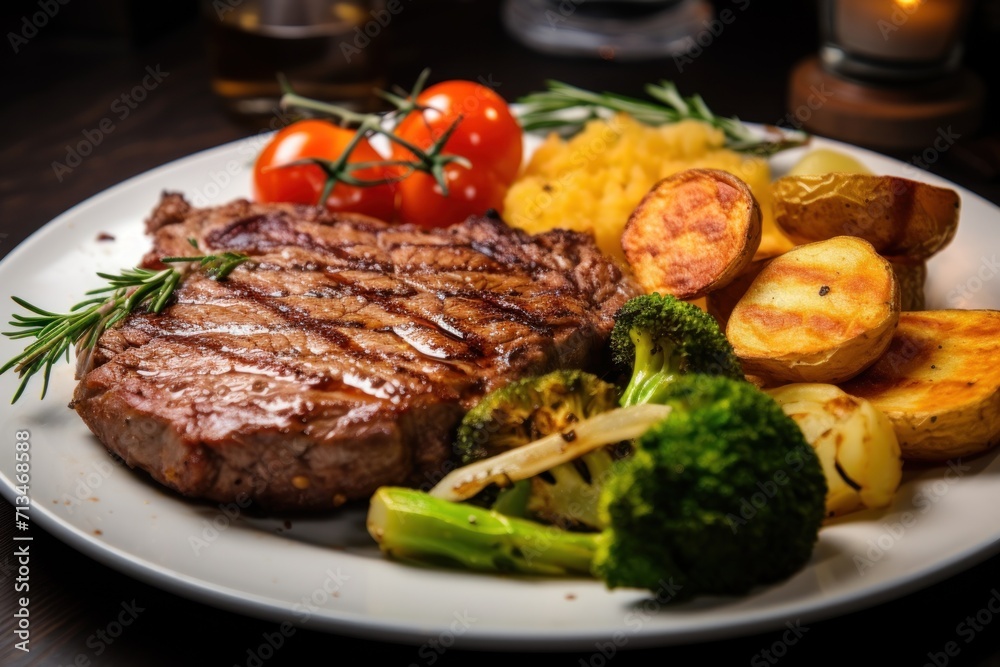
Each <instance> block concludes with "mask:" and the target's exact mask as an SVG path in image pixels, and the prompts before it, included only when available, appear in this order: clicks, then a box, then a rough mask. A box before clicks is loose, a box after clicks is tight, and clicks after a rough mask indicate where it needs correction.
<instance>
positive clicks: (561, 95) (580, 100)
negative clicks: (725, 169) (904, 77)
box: [518, 81, 809, 157]
mask: <svg viewBox="0 0 1000 667" xmlns="http://www.w3.org/2000/svg"><path fill="white" fill-rule="evenodd" d="M547 85H548V90H545V91H542V92H537V93H532V94H530V95H527V96H525V97H522V98H521V99H520V100H518V101H519V102H520V103H521V104H522V105H523V108H522V111H521V113H520V114H519V118H520V121H521V126H522V127H523V128H524V130H525V131H529V132H530V131H535V130H542V129H550V130H556V131H562V132H566V133H574V132H576V131H579V130H580V129H581V128H582V127H583V125H584V124H586V123H587V122H588V121H591V120H594V119H600V118H604V119H606V118H609V117H611V116H613V115H614V114H616V113H626V114H629V115H630V116H632V117H633V118H635V119H636V120H638V121H639V122H641V123H645V124H647V125H666V124H669V123H676V122H678V121H681V120H685V119H692V120H700V121H702V122H704V123H708V124H709V125H711V126H713V127H717V128H719V129H720V130H722V131H723V132H724V133H725V136H726V147H727V148H730V149H732V150H735V151H740V152H743V153H751V154H754V155H759V156H764V157H766V156H770V155H773V154H775V153H777V152H779V151H782V150H785V149H787V148H794V147H796V146H802V145H804V144H805V143H806V142H807V141H808V139H809V138H808V135H806V134H805V133H803V132H799V133H795V134H792V135H788V134H786V133H783V132H777V131H776V132H775V134H774V138H767V137H763V138H762V137H761V136H760V135H759V134H757V133H756V132H755V131H754V130H753V129H751V128H750V127H748V126H746V125H744V124H743V123H742V122H741V121H740V120H739V119H738V118H724V117H721V116H716V115H715V114H714V113H712V110H711V109H709V108H708V105H707V104H705V100H704V99H702V97H701V96H700V95H692V96H691V97H683V96H682V95H681V94H680V93H679V92H678V91H677V86H676V85H674V84H673V83H672V82H670V81H661V82H660V83H659V84H649V85H647V86H646V88H645V90H646V93H647V94H648V95H649V96H650V97H651V98H653V100H654V101H648V100H640V99H637V98H634V97H626V96H624V95H617V94H615V93H607V92H603V93H595V92H592V91H589V90H584V89H582V88H577V87H575V86H571V85H569V84H566V83H562V82H561V81H548V82H547Z"/></svg>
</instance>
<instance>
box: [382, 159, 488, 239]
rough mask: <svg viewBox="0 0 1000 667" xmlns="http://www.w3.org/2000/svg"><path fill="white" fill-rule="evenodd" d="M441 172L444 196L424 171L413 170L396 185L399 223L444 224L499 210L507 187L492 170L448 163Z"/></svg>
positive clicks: (435, 225) (437, 225)
mask: <svg viewBox="0 0 1000 667" xmlns="http://www.w3.org/2000/svg"><path fill="white" fill-rule="evenodd" d="M444 175H445V180H446V181H447V183H448V196H447V197H445V196H444V195H443V194H441V187H440V186H439V185H438V184H437V182H436V181H435V180H434V177H433V176H431V175H430V174H427V173H424V172H415V173H413V174H412V175H410V176H409V177H407V178H406V180H404V181H403V182H402V183H401V184H400V186H399V197H398V200H399V204H398V207H399V208H398V213H399V217H400V219H401V220H402V221H403V222H412V223H414V224H417V225H420V226H422V227H447V226H448V225H453V224H455V223H457V222H461V221H462V220H465V219H466V218H467V217H469V216H471V215H482V214H483V213H485V212H486V211H487V210H489V209H491V208H492V209H494V210H496V211H497V212H502V207H503V200H504V195H505V194H506V192H507V186H506V185H505V184H504V183H502V182H501V181H500V179H499V178H497V176H496V174H494V173H493V172H491V171H487V170H483V169H475V168H472V169H469V168H467V167H463V166H461V165H458V164H449V165H446V166H445V168H444Z"/></svg>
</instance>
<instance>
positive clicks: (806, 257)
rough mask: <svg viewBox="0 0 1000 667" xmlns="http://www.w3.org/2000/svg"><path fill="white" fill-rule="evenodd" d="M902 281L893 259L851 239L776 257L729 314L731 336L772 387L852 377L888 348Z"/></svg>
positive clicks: (746, 362)
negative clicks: (893, 269) (891, 263)
mask: <svg viewBox="0 0 1000 667" xmlns="http://www.w3.org/2000/svg"><path fill="white" fill-rule="evenodd" d="M898 318H899V285H898V283H897V282H896V276H895V274H894V273H893V271H892V267H891V266H890V265H889V261H888V260H886V259H885V258H884V257H882V256H880V255H879V254H878V253H876V252H875V249H874V248H872V245H871V244H870V243H868V242H867V241H865V240H863V239H859V238H857V237H852V236H838V237H835V238H832V239H829V240H827V241H819V242H817V243H807V244H805V245H801V246H798V247H796V248H793V249H791V250H789V251H788V252H786V253H785V254H783V255H779V256H778V257H775V258H774V259H773V260H771V262H770V263H769V264H768V265H767V266H766V267H764V269H763V270H762V271H761V272H760V274H758V276H757V277H756V278H755V279H754V281H753V283H751V285H750V288H749V289H748V290H747V292H746V294H744V295H743V298H741V299H740V300H739V302H738V303H737V304H736V306H735V307H734V308H733V311H732V313H731V314H730V316H729V322H728V323H727V325H726V336H727V337H728V338H729V341H730V343H732V345H733V349H734V351H735V352H736V354H737V356H739V358H740V360H741V361H742V362H743V368H744V370H745V371H746V372H747V373H748V374H750V375H758V376H761V377H763V378H764V379H765V381H767V382H768V383H769V384H772V385H773V384H784V383H788V382H827V383H831V384H836V383H838V382H843V381H845V380H848V379H850V378H852V377H854V376H855V375H857V374H858V373H860V372H861V371H862V370H864V369H865V368H866V367H867V366H868V365H870V364H871V363H872V362H874V361H875V359H877V358H878V356H879V355H880V354H882V352H883V351H884V350H885V348H886V347H887V346H888V345H889V341H890V340H891V339H892V332H893V330H894V329H895V327H896V322H897V320H898Z"/></svg>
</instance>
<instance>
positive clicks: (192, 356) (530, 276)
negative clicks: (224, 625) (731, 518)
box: [72, 193, 637, 510]
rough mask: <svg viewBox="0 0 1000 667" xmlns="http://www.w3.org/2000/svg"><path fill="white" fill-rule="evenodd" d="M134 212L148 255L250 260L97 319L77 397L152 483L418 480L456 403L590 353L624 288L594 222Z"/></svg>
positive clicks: (256, 209)
mask: <svg viewBox="0 0 1000 667" xmlns="http://www.w3.org/2000/svg"><path fill="white" fill-rule="evenodd" d="M147 228H148V230H149V231H150V233H151V234H152V235H153V249H152V250H151V251H150V253H149V254H148V255H147V256H146V258H145V260H144V262H143V263H144V265H145V266H148V267H156V266H160V262H159V258H161V257H165V256H169V255H194V254H199V253H209V252H222V251H226V250H232V251H237V252H242V253H245V254H247V255H250V256H251V258H252V259H251V260H250V261H249V262H247V263H244V264H242V265H241V266H239V267H238V268H237V269H236V270H235V271H234V272H233V273H232V274H230V276H229V278H228V279H227V280H225V281H221V282H217V281H214V280H212V279H210V278H208V277H207V276H206V275H205V274H204V273H203V272H200V271H191V272H190V273H189V274H188V275H187V276H186V277H185V279H184V281H183V282H182V284H181V286H180V287H179V288H178V289H177V291H176V293H175V298H174V301H173V303H172V305H171V306H169V307H168V308H167V309H165V310H164V311H163V312H162V313H160V314H158V315H154V314H149V313H144V312H137V313H133V314H132V315H130V316H129V317H128V318H126V320H125V321H124V322H123V323H121V324H120V325H119V326H117V327H115V328H113V329H110V330H108V331H106V332H105V333H104V334H103V335H102V336H101V338H100V340H99V342H98V346H97V348H96V350H94V354H93V355H92V357H91V358H90V359H88V362H89V366H88V367H84V368H82V369H81V371H80V376H81V377H80V382H79V384H78V386H77V388H76V392H75V394H74V399H73V404H72V405H73V407H74V409H75V410H76V411H77V412H78V413H79V414H80V416H81V417H82V418H83V420H84V421H85V422H86V423H87V425H88V426H89V427H90V428H91V430H92V431H93V432H94V433H95V434H96V435H97V437H98V438H99V439H100V440H101V441H102V442H103V443H104V444H105V445H106V446H107V447H108V448H109V449H110V450H111V451H113V452H114V453H116V454H118V455H119V456H121V457H122V458H123V459H124V460H125V461H126V462H127V463H128V464H129V465H130V466H133V467H138V468H141V469H143V470H146V471H148V472H149V474H150V475H152V477H153V478H155V479H156V480H158V481H159V482H161V483H163V484H165V485H167V486H169V487H171V488H173V489H175V490H177V491H179V492H180V493H182V494H185V495H187V496H192V497H199V498H204V499H209V500H213V501H217V502H225V501H231V500H244V499H245V498H247V497H249V498H252V499H253V500H255V501H257V503H259V504H260V505H261V506H262V507H264V508H265V509H270V510H288V509H295V510H323V509H329V508H333V507H336V506H337V505H339V504H341V503H343V502H344V501H346V500H351V499H361V498H365V497H367V496H368V495H370V494H371V493H372V492H373V491H374V490H375V489H376V488H378V487H379V486H381V485H387V484H403V485H410V486H422V487H429V486H430V485H432V484H433V483H434V482H435V481H436V480H437V479H438V478H439V477H440V476H441V474H443V472H446V469H447V466H449V465H450V459H451V446H450V444H451V438H452V436H453V430H454V428H455V427H456V425H457V423H458V421H459V420H460V419H461V417H462V415H463V414H464V412H465V410H467V409H468V408H470V407H471V406H472V405H474V404H475V403H476V402H477V401H478V400H479V398H480V397H482V396H483V395H484V394H485V393H486V392H488V391H490V390H492V389H494V388H496V387H499V386H501V385H503V384H505V383H506V382H508V381H510V380H513V379H516V378H520V377H524V376H527V375H530V374H535V373H541V372H545V371H548V370H551V369H555V368H579V367H588V366H589V365H591V362H592V361H594V358H595V356H596V355H598V354H599V353H600V351H601V349H602V347H603V346H604V345H605V343H606V341H607V337H608V335H609V333H610V331H611V328H612V326H613V323H614V321H613V317H614V314H615V312H616V311H617V310H618V308H619V307H620V306H621V305H622V304H623V303H624V302H625V300H627V299H628V298H629V297H631V296H634V295H635V294H636V293H637V290H636V288H635V286H634V284H633V283H632V282H631V281H630V280H629V279H628V278H627V277H624V276H623V275H622V274H621V272H620V270H619V269H618V268H617V266H616V265H615V263H614V262H613V261H611V260H610V259H608V258H606V257H605V256H603V255H602V254H601V253H600V251H599V250H598V249H597V247H596V245H595V244H594V242H593V240H592V239H591V238H590V237H589V236H586V235H583V234H579V233H575V232H570V231H553V232H548V233H545V234H540V235H537V236H529V235H527V234H525V233H523V232H521V231H519V230H515V229H513V228H511V227H508V226H507V225H506V224H504V223H503V222H502V221H501V220H499V219H497V218H490V217H482V218H472V219H469V220H468V221H466V222H465V223H462V224H459V225H455V226H452V227H448V228H444V229H436V230H424V229H420V228H416V227H412V226H398V225H397V226H393V225H388V224H386V223H383V222H380V221H378V220H373V219H371V218H367V217H364V216H356V215H336V214H330V213H326V212H323V211H319V210H317V209H315V208H310V207H303V206H296V205H283V204H268V205H263V204H254V203H250V202H248V201H243V200H239V201H234V202H232V203H230V204H227V205H225V206H220V207H217V208H207V209H197V208H193V207H191V206H190V204H188V203H187V202H186V201H185V200H184V199H183V197H181V196H180V195H177V194H172V193H165V194H164V196H163V199H162V201H161V203H160V205H159V207H157V209H156V210H155V211H154V213H153V214H152V216H151V217H150V218H149V220H148V221H147ZM189 238H193V239H195V240H196V241H197V243H198V247H199V250H197V251H196V250H194V249H193V248H192V247H191V245H190V244H189V242H188V239H189Z"/></svg>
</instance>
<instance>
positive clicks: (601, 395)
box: [455, 370, 627, 529]
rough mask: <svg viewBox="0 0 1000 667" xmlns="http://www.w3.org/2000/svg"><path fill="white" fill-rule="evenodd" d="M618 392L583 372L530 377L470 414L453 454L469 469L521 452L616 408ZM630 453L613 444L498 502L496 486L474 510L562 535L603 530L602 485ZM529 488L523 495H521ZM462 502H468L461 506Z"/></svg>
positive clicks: (536, 479) (494, 394) (481, 497)
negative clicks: (550, 526) (560, 530)
mask: <svg viewBox="0 0 1000 667" xmlns="http://www.w3.org/2000/svg"><path fill="white" fill-rule="evenodd" d="M617 404H618V389H617V387H615V385H613V384H611V383H609V382H604V381H603V380H601V379H600V378H598V377H597V376H595V375H592V374H590V373H586V372H584V371H581V370H557V371H552V372H551V373H547V374H545V375H540V376H536V377H528V378H524V379H521V380H517V381H515V382H511V383H510V384H507V385H504V386H503V387H501V388H500V389H497V390H495V391H492V392H490V393H489V394H487V395H486V396H485V397H483V399H482V400H481V401H479V403H477V404H476V406H475V407H474V408H472V409H471V410H469V412H467V413H466V415H465V417H464V419H463V420H462V423H461V424H460V425H459V427H458V433H457V436H456V439H455V453H456V455H457V456H458V458H459V460H460V461H461V462H462V463H464V464H470V463H473V462H475V461H479V460H482V459H486V458H489V457H492V456H496V455H498V454H501V453H504V452H506V451H509V450H512V449H515V448H518V447H522V446H523V445H526V444H528V443H530V442H534V441H536V440H538V439H539V438H542V437H543V436H546V435H549V434H552V433H567V432H570V431H571V430H572V429H573V426H574V424H576V423H578V422H580V421H583V420H585V419H588V418H590V417H593V416H595V415H597V414H599V413H601V412H606V411H607V410H611V409H613V408H615V407H616V406H617ZM625 452H627V446H620V445H619V446H616V445H615V444H611V445H609V446H606V447H600V448H597V449H594V450H591V451H589V452H587V453H585V454H583V455H582V456H580V457H578V458H576V459H573V460H572V461H570V462H568V463H564V464H562V465H559V466H555V467H554V468H551V469H550V470H546V471H545V472H543V473H542V474H541V475H538V476H535V477H532V478H531V479H530V480H523V483H522V484H521V489H518V491H522V492H520V493H517V494H514V497H513V498H511V497H510V494H505V495H504V496H502V498H503V502H502V503H501V504H499V505H497V504H494V503H495V502H500V500H499V499H498V498H497V494H496V487H495V486H492V487H489V488H487V489H485V490H484V491H481V492H480V493H478V494H477V495H476V496H474V497H472V498H469V500H470V501H471V502H473V503H475V504H479V505H483V506H486V507H489V506H492V507H493V508H494V509H501V508H503V510H504V511H505V513H508V514H510V513H515V515H517V516H529V517H531V518H533V519H537V520H539V521H544V522H546V523H554V524H557V525H560V526H562V527H574V528H593V529H597V528H599V527H600V525H599V523H598V517H597V500H598V498H599V496H600V485H599V481H600V479H601V478H602V477H603V476H604V475H605V474H606V471H607V469H608V468H609V467H610V466H611V464H612V463H613V462H614V460H615V459H616V458H620V457H621V455H623V454H624V453H625ZM525 486H527V487H528V488H527V489H526V493H525V492H523V491H525V490H524V489H523V487H525ZM461 500H465V498H461Z"/></svg>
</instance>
